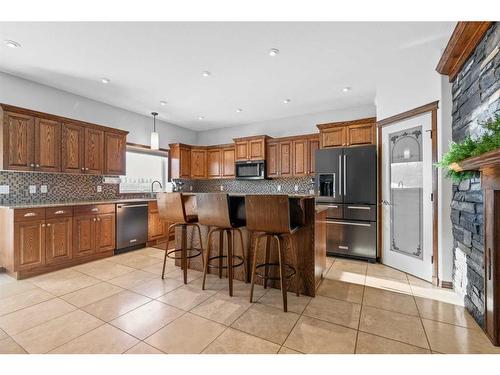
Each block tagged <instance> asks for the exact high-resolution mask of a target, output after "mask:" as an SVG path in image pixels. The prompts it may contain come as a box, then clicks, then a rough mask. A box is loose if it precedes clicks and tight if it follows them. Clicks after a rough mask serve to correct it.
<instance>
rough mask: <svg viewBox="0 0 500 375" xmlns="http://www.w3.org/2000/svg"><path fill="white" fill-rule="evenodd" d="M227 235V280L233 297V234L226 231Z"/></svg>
mask: <svg viewBox="0 0 500 375" xmlns="http://www.w3.org/2000/svg"><path fill="white" fill-rule="evenodd" d="M225 232H226V235H227V278H228V280H229V296H230V297H232V296H233V245H234V237H233V232H232V231H231V230H230V229H228V230H226V231H225Z"/></svg>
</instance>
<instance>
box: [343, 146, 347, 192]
mask: <svg viewBox="0 0 500 375" xmlns="http://www.w3.org/2000/svg"><path fill="white" fill-rule="evenodd" d="M346 165H347V155H346V154H344V176H343V177H344V195H347V179H346V174H347V167H346Z"/></svg>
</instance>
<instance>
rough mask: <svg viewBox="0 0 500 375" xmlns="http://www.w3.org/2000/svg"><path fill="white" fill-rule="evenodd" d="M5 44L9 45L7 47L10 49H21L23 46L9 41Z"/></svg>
mask: <svg viewBox="0 0 500 375" xmlns="http://www.w3.org/2000/svg"><path fill="white" fill-rule="evenodd" d="M5 44H6V45H7V47H10V48H20V47H21V45H20V44H19V43H18V42H16V41H14V40H9V39H7V40H5Z"/></svg>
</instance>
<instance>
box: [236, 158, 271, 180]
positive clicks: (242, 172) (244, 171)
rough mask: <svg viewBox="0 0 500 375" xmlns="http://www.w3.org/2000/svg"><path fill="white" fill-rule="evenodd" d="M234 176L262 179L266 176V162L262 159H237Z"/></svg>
mask: <svg viewBox="0 0 500 375" xmlns="http://www.w3.org/2000/svg"><path fill="white" fill-rule="evenodd" d="M236 178H241V179H249V180H264V179H265V178H266V162H265V161H264V160H249V161H237V162H236Z"/></svg>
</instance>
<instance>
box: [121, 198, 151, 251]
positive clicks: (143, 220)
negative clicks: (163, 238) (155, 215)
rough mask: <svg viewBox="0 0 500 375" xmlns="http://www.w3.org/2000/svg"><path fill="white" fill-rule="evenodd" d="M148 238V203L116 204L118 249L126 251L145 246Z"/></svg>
mask: <svg viewBox="0 0 500 375" xmlns="http://www.w3.org/2000/svg"><path fill="white" fill-rule="evenodd" d="M147 240H148V203H147V202H134V203H119V204H117V205H116V250H115V252H124V251H127V250H132V249H134V248H138V247H141V246H143V245H144V244H145V243H146V241H147Z"/></svg>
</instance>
